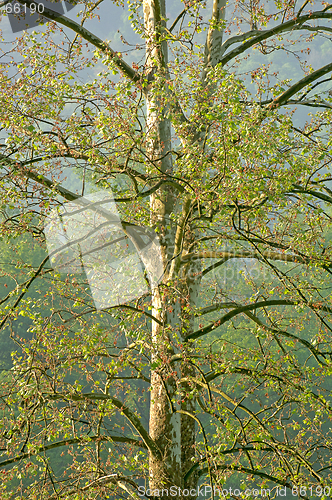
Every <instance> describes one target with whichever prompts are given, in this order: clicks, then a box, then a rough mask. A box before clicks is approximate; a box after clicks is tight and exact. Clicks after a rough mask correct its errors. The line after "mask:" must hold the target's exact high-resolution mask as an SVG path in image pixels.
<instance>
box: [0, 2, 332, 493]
mask: <svg viewBox="0 0 332 500" xmlns="http://www.w3.org/2000/svg"><path fill="white" fill-rule="evenodd" d="M22 3H23V2H22ZM24 3H25V4H26V5H27V6H31V4H32V3H33V2H31V1H30V0H26V1H25V2H24ZM99 4H100V2H99V1H98V2H96V3H93V2H91V3H89V2H86V3H83V11H82V13H81V23H80V24H78V23H76V22H74V21H73V20H71V19H69V18H66V17H58V14H56V13H55V12H52V10H51V9H46V8H45V11H44V13H43V15H44V16H45V17H46V18H47V19H48V20H49V21H50V23H49V24H48V25H47V27H46V29H45V30H44V31H43V32H40V33H35V32H33V33H30V32H24V33H23V34H22V36H21V37H20V38H18V39H17V40H16V42H15V44H14V46H13V48H12V49H11V50H10V51H8V47H7V46H5V49H3V61H4V62H3V64H2V67H1V72H2V73H1V90H2V92H1V111H0V113H1V115H0V120H1V126H2V132H3V142H2V144H1V156H0V158H1V169H2V176H1V198H2V205H3V209H2V212H3V217H2V225H1V228H2V238H3V241H4V242H6V245H10V244H11V243H14V249H13V251H15V239H14V238H15V236H17V235H23V234H26V235H27V237H28V238H30V241H31V242H32V241H34V242H35V244H40V245H41V246H43V245H44V248H45V236H44V232H43V230H44V227H45V224H46V222H47V220H49V219H47V217H49V216H50V213H51V210H53V209H54V208H56V207H65V204H66V203H72V202H74V201H75V200H77V202H79V200H80V197H81V195H83V194H85V191H84V189H85V188H86V186H90V188H91V189H93V190H95V191H101V190H103V191H107V190H108V191H109V192H112V193H115V202H116V203H117V210H118V212H119V214H120V216H121V220H122V226H123V231H124V233H125V234H127V233H128V231H129V233H130V228H132V231H135V230H136V231H139V230H141V231H143V230H144V228H147V229H146V231H150V232H145V234H151V229H153V231H154V232H155V233H156V234H157V235H158V237H159V243H160V252H161V260H162V267H163V275H162V279H161V281H160V283H159V284H158V286H154V287H152V290H151V292H148V293H145V294H144V295H142V296H141V297H140V298H139V299H137V300H136V301H132V302H126V303H124V304H121V305H117V306H112V307H109V308H105V309H103V308H102V309H101V310H98V309H96V307H95V306H94V303H93V300H92V296H91V293H90V289H89V286H88V281H87V277H86V276H85V274H84V272H83V271H80V272H78V271H77V273H76V274H73V273H70V272H59V269H52V267H51V266H50V261H49V259H48V256H47V253H45V255H44V256H43V257H40V260H39V262H38V264H37V265H36V264H35V263H31V262H30V263H29V262H28V263H26V262H24V261H23V262H22V260H20V259H18V258H17V256H16V255H15V253H13V255H12V264H13V265H14V268H15V267H16V270H15V271H13V270H12V269H13V268H10V267H9V265H8V262H7V261H6V263H5V264H4V270H3V273H5V274H6V276H9V275H11V276H12V280H15V281H11V283H13V285H12V287H11V288H10V289H9V291H8V292H7V289H6V293H5V294H4V295H3V298H2V302H1V306H2V313H1V314H2V318H1V327H2V328H5V327H7V326H8V328H10V329H11V335H12V337H13V338H14V339H15V341H16V343H17V344H18V351H17V353H16V354H14V356H13V367H12V369H11V370H10V371H8V372H6V374H5V375H4V376H3V378H4V382H3V389H2V396H1V401H2V428H1V429H2V430H1V449H2V462H1V466H2V468H3V484H7V490H6V491H8V493H5V490H4V493H3V494H2V495H3V496H2V498H18V496H15V495H18V494H20V495H21V497H20V498H29V499H30V498H31V499H32V498H38V499H41V498H47V499H50V498H68V499H69V498H75V499H76V498H77V499H81V498H82V499H83V498H84V499H85V498H86V499H87V498H111V497H116V498H119V497H122V496H123V497H125V498H129V497H133V498H142V497H146V498H160V497H163V496H166V492H167V494H169V495H171V494H173V493H174V496H175V497H176V498H179V499H180V498H184V497H187V496H188V495H190V498H195V497H196V496H198V493H197V487H198V486H200V487H201V485H202V484H203V485H205V486H206V488H205V486H204V488H205V489H204V488H203V490H202V489H201V490H200V491H199V493H201V492H203V493H202V494H203V496H204V495H205V497H208V496H211V498H213V492H212V493H211V490H213V488H219V489H222V488H224V490H226V489H227V491H226V492H225V494H226V493H227V494H228V495H229V496H231V497H233V498H239V497H240V496H241V494H242V493H240V492H241V491H242V490H241V488H242V487H244V493H243V494H244V495H245V497H246V498H255V497H257V493H255V491H254V490H253V488H258V489H259V492H260V493H259V494H261V495H264V494H265V493H264V492H265V491H266V492H267V491H268V489H270V491H271V493H270V494H271V495H272V494H275V493H276V488H282V492H283V491H288V494H289V495H292V497H295V496H298V497H300V498H308V497H310V496H312V495H315V494H316V495H323V496H324V495H325V497H326V498H327V497H328V495H329V491H330V490H329V488H330V486H329V485H330V484H331V463H330V456H331V449H332V440H331V430H330V428H329V421H330V419H331V415H332V408H331V402H330V400H329V398H328V394H329V392H330V387H331V379H330V376H331V353H332V352H331V347H330V346H331V339H330V334H331V326H330V315H331V311H332V305H331V299H330V297H331V295H330V293H331V292H330V290H331V284H330V275H331V265H332V264H331V246H330V243H329V239H330V236H329V235H330V220H331V210H330V203H331V201H332V193H331V190H330V187H329V182H330V164H331V140H330V138H329V137H330V135H329V131H330V129H331V92H330V90H329V88H330V87H329V85H330V82H331V78H330V73H331V70H332V64H331V63H329V64H326V65H322V66H321V67H312V66H311V64H309V62H308V61H306V60H305V57H306V56H307V55H308V54H310V43H318V44H319V47H320V48H321V49H322V53H323V48H324V47H325V45H324V44H327V43H328V42H327V41H326V40H328V36H329V33H330V32H331V18H332V14H331V7H332V5H330V4H327V3H323V4H322V6H320V5H316V4H314V5H312V4H311V3H310V2H308V1H305V2H304V3H303V4H302V6H297V4H296V2H293V1H290V2H279V1H278V2H272V1H271V2H269V3H268V5H267V6H266V7H264V5H263V4H262V3H261V2H259V1H257V2H251V1H250V2H244V1H241V2H235V3H234V5H226V2H224V0H214V2H213V4H212V5H210V4H208V5H205V4H204V3H201V2H196V1H192V2H183V3H182V4H180V3H179V4H173V3H170V5H169V6H166V4H165V2H164V1H162V0H161V1H158V0H143V2H135V1H134V2H131V3H129V4H128V11H129V20H130V23H131V26H132V29H133V32H134V34H135V36H136V38H135V41H134V49H135V50H136V51H135V52H134V54H135V57H136V59H135V62H132V64H130V62H127V59H126V57H128V61H129V60H130V59H129V58H130V57H132V56H128V54H129V50H130V49H129V48H128V46H129V43H128V42H125V41H124V43H127V46H126V45H125V46H124V50H123V51H122V52H118V51H116V50H114V49H112V47H111V45H110V43H109V42H108V41H106V40H102V39H100V38H99V37H98V36H97V35H96V34H92V33H91V32H90V31H88V30H87V29H86V28H85V27H84V24H86V22H87V20H89V18H90V17H91V16H93V15H94V13H95V12H96V9H97V8H98V6H99ZM3 5H5V3H4V4H3ZM107 8H111V7H110V6H108V7H107ZM176 9H178V11H176ZM181 9H182V10H181ZM209 9H210V10H209ZM173 11H176V14H175V15H174V17H173V14H172V16H171V14H168V12H172V13H173ZM168 15H170V17H171V19H168ZM52 21H53V22H52ZM128 36H129V35H128ZM128 36H127V33H126V37H127V38H128ZM137 40H138V42H137V45H135V44H136V41H137ZM304 41H305V42H304ZM44 42H45V43H44ZM91 51H93V53H91ZM280 52H281V53H282V54H289V55H290V57H291V56H292V57H293V58H294V59H293V60H294V65H293V68H292V70H293V74H292V75H290V74H289V65H288V66H286V68H283V67H281V68H279V69H280V72H281V73H282V72H283V70H284V69H285V71H287V75H282V74H281V75H280V74H279V71H276V70H275V68H274V67H273V65H270V63H271V61H272V62H273V60H275V61H276V62H277V64H278V55H279V54H280ZM256 54H258V55H257V56H256ZM250 55H251V59H248V58H249V56H250ZM273 58H275V59H273ZM132 59H133V57H132ZM252 59H253V60H254V63H253V67H252V66H250V60H252ZM315 62H316V61H315ZM295 63H296V64H297V66H296V65H295ZM87 68H89V70H90V72H91V71H92V72H93V74H94V77H93V78H92V79H91V78H90V79H89V80H88V81H87V83H82V78H81V75H84V73H83V72H84V71H86V69H87ZM97 71H99V74H98V75H97V76H96V72H97ZM286 76H287V77H286ZM85 79H86V80H87V77H86V75H85ZM253 88H254V89H255V90H254V91H253V90H252V89H253ZM300 108H304V109H305V110H306V112H307V111H308V110H309V111H312V114H310V115H309V117H307V116H306V115H304V114H302V115H301V117H302V119H301V123H300V124H299V123H298V122H299V119H298V115H297V114H296V112H295V110H296V109H300ZM69 172H71V173H70V174H69ZM74 173H75V175H76V179H80V181H81V190H80V192H79V193H78V192H76V191H75V189H74V190H72V189H68V184H65V180H64V177H65V175H74ZM110 190H111V191H110ZM128 228H129V229H128ZM135 228H136V229H135ZM139 228H141V229H139ZM142 228H143V229H142ZM148 228H149V229H148ZM129 233H128V234H129ZM128 234H127V236H128ZM30 244H31V243H30ZM98 244H99V243H98ZM20 268H23V269H24V272H22V273H21V274H20V275H19V276H20V277H18V273H19V272H18V269H20ZM14 283H15V285H14ZM33 286H34V287H35V292H33V293H32V292H30V290H31V289H32V287H33ZM38 291H39V292H40V291H42V293H39V295H38ZM20 316H23V317H24V316H27V317H28V318H29V320H30V323H31V326H30V327H29V331H30V334H31V335H32V339H31V340H30V341H28V340H26V339H25V340H23V339H20V338H18V337H20V336H19V335H18V331H17V327H16V325H17V321H18V319H19V318H20ZM147 405H149V409H148V408H147ZM147 415H148V417H147ZM59 454H61V456H63V457H64V458H62V459H60V458H59ZM32 478H33V479H32ZM172 488H173V489H172ZM230 488H232V489H230ZM261 488H263V493H262V491H261ZM324 488H325V489H324ZM162 490H163V491H162ZM279 492H280V489H279ZM216 494H217V493H215V495H216ZM266 494H267V495H268V492H267V493H266ZM282 494H283V493H282ZM6 495H7V496H6Z"/></svg>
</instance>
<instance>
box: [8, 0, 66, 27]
mask: <svg viewBox="0 0 332 500" xmlns="http://www.w3.org/2000/svg"><path fill="white" fill-rule="evenodd" d="M63 4H64V5H65V8H64V5H63ZM74 7H75V5H74V4H73V3H69V2H66V1H64V2H62V1H61V0H55V1H50V0H38V2H37V1H36V2H31V1H26V2H22V3H21V2H18V1H16V0H13V1H12V2H9V3H7V5H6V12H7V14H8V19H9V22H10V26H11V29H12V32H13V33H18V32H19V31H23V30H27V29H29V28H35V27H36V26H38V25H39V24H43V23H45V22H47V21H48V19H46V18H45V17H43V15H42V14H43V12H44V11H45V8H47V9H49V10H51V11H53V13H54V17H55V18H56V17H60V16H63V15H64V14H65V12H66V11H67V12H69V11H70V10H71V9H73V8H74Z"/></svg>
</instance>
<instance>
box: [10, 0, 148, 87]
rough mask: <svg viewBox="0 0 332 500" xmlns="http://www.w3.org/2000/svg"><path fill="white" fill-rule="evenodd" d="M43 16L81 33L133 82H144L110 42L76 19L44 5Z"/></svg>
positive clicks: (27, 2) (26, 0)
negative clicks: (73, 19) (60, 14)
mask: <svg viewBox="0 0 332 500" xmlns="http://www.w3.org/2000/svg"><path fill="white" fill-rule="evenodd" d="M18 2H19V3H20V4H22V5H27V7H30V5H32V4H34V5H39V4H38V3H36V2H35V1H34V0H18ZM43 17H46V18H47V19H50V20H51V21H55V22H56V23H57V24H62V25H63V26H66V27H67V28H69V29H71V30H72V31H74V32H75V33H77V34H78V35H80V36H81V37H82V38H83V39H84V40H86V41H87V42H90V43H91V44H92V45H94V46H95V47H97V49H99V50H101V51H102V52H103V53H104V54H105V55H107V56H108V57H110V58H111V60H112V62H113V63H114V64H115V65H116V67H117V68H118V69H119V70H120V71H121V72H122V73H123V74H124V75H125V76H126V77H127V78H129V79H130V80H131V81H132V82H133V83H136V84H137V83H142V75H140V74H139V73H137V72H136V71H135V70H133V68H131V67H130V66H129V64H127V63H126V62H125V61H124V60H123V59H122V57H121V56H119V54H118V52H115V51H114V50H113V49H112V48H111V47H110V46H109V45H108V43H106V42H104V41H103V40H101V39H100V38H98V37H97V36H96V35H94V34H93V33H91V32H90V31H88V30H87V29H86V28H84V27H83V26H81V25H80V24H78V23H76V22H75V21H72V20H71V19H68V17H65V16H59V13H58V12H55V11H54V10H51V9H48V8H46V7H44V10H43Z"/></svg>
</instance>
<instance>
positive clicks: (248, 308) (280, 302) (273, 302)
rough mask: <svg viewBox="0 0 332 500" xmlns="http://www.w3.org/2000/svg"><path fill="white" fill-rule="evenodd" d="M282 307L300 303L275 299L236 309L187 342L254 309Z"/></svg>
mask: <svg viewBox="0 0 332 500" xmlns="http://www.w3.org/2000/svg"><path fill="white" fill-rule="evenodd" d="M278 305H279V306H281V305H287V306H294V305H298V302H297V301H295V300H284V299H273V300H263V301H260V302H255V303H253V304H247V305H245V306H240V307H237V308H236V309H234V310H233V311H230V312H228V313H227V314H225V315H224V316H222V317H221V318H220V319H219V320H217V321H214V322H213V323H210V324H209V325H207V326H205V327H204V328H200V329H199V330H196V332H193V333H191V334H190V335H187V337H186V338H185V342H187V341H188V340H191V339H192V340H193V339H198V338H199V337H202V336H203V335H206V334H207V333H210V332H211V331H212V330H215V329H216V328H218V327H219V326H221V325H223V324H224V323H226V322H227V321H229V320H230V319H232V318H234V316H237V315H238V314H241V313H245V312H246V311H252V310H254V309H258V308H260V307H267V306H278ZM306 305H307V306H309V307H310V308H311V309H313V310H314V309H319V310H320V311H325V312H329V313H331V312H332V308H330V307H327V306H316V305H315V304H306Z"/></svg>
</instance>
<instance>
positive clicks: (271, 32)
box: [217, 10, 332, 66]
mask: <svg viewBox="0 0 332 500" xmlns="http://www.w3.org/2000/svg"><path fill="white" fill-rule="evenodd" d="M331 18H332V14H331V13H329V12H325V11H324V10H321V11H317V12H312V13H311V14H306V15H304V16H300V17H297V18H296V19H292V20H290V21H286V22H284V23H281V24H279V25H278V26H275V27H274V28H271V29H268V30H262V31H260V30H251V31H248V32H246V33H243V34H242V35H236V36H233V37H231V38H229V39H228V40H226V41H225V42H224V43H223V44H222V46H221V50H220V53H219V59H218V61H217V64H218V63H220V64H222V66H224V65H225V64H227V63H228V62H229V61H231V60H232V59H234V58H235V57H237V56H239V55H240V54H242V53H243V52H245V51H246V50H248V49H250V47H252V46H253V45H256V44H257V43H260V42H263V41H264V40H267V39H268V38H271V37H272V36H275V35H278V34H279V33H282V32H284V31H290V30H291V29H295V30H300V29H306V27H303V26H302V25H303V23H305V22H306V21H312V20H314V19H331ZM248 39H249V40H248ZM241 42H244V43H242V45H240V46H239V47H236V48H235V49H233V50H231V51H230V52H228V54H226V55H225V56H223V57H220V56H222V55H223V54H224V53H225V51H226V50H227V49H228V47H230V45H233V44H234V43H241Z"/></svg>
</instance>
